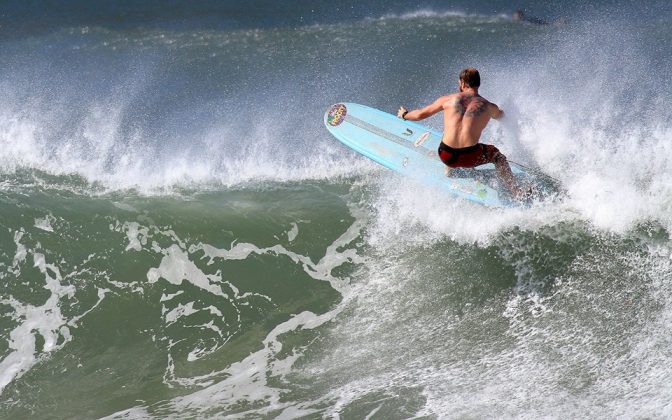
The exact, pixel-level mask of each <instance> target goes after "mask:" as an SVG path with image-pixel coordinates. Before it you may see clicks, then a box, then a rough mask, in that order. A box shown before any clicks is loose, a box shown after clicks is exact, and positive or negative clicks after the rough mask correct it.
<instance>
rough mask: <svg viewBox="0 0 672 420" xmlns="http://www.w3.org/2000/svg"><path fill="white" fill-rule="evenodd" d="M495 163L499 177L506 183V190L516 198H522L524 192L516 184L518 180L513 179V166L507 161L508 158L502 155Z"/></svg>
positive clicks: (496, 158)
mask: <svg viewBox="0 0 672 420" xmlns="http://www.w3.org/2000/svg"><path fill="white" fill-rule="evenodd" d="M493 162H494V164H495V170H496V171H497V176H498V177H499V179H501V180H502V181H503V182H504V185H506V188H508V189H509V191H511V195H513V196H514V197H515V198H522V197H523V195H524V191H523V190H522V189H521V188H520V187H518V185H517V184H516V180H515V178H514V177H513V172H511V166H510V165H509V161H508V160H506V156H504V155H503V154H501V153H500V154H499V155H498V156H497V157H495V159H494V160H493Z"/></svg>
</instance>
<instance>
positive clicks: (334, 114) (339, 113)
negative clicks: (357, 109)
mask: <svg viewBox="0 0 672 420" xmlns="http://www.w3.org/2000/svg"><path fill="white" fill-rule="evenodd" d="M347 113H348V108H346V106H345V105H343V104H336V105H334V106H332V107H331V109H330V110H329V112H328V113H327V123H328V124H329V125H331V126H333V127H336V126H337V125H339V124H340V123H342V122H343V120H344V119H345V116H346V115H347Z"/></svg>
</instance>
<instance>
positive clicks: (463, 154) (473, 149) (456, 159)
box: [439, 142, 504, 168]
mask: <svg viewBox="0 0 672 420" xmlns="http://www.w3.org/2000/svg"><path fill="white" fill-rule="evenodd" d="M439 158H441V161H442V162H443V163H445V164H446V166H449V167H451V168H473V167H474V166H479V165H485V164H486V163H495V162H497V161H498V160H500V159H502V158H504V155H503V154H501V153H500V151H499V149H497V148H496V147H495V146H493V145H491V144H481V143H478V144H475V145H473V146H469V147H461V148H459V149H456V148H454V147H450V146H448V145H447V144H445V143H443V142H441V143H440V144H439Z"/></svg>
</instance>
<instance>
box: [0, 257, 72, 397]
mask: <svg viewBox="0 0 672 420" xmlns="http://www.w3.org/2000/svg"><path fill="white" fill-rule="evenodd" d="M33 261H34V266H35V267H37V268H38V269H39V270H40V272H41V273H42V274H43V275H44V277H45V286H44V287H45V288H46V289H47V290H49V291H50V292H51V294H50V295H49V297H48V298H47V300H46V302H45V303H44V304H43V305H41V306H33V305H30V304H23V303H21V302H19V301H18V300H16V299H14V298H12V297H10V298H6V299H3V303H5V304H8V305H11V306H12V308H13V309H14V311H15V313H14V317H15V318H16V319H19V320H20V323H19V325H18V326H17V327H15V328H14V329H13V330H12V331H11V332H10V333H9V349H10V352H9V354H8V355H7V356H6V357H5V358H4V359H3V360H2V361H0V393H1V392H2V391H3V390H4V388H5V387H6V386H7V385H8V384H9V383H11V382H12V381H14V380H15V379H17V378H20V377H21V376H22V375H23V374H24V373H26V372H27V371H28V370H29V369H30V368H31V367H32V366H33V365H34V364H35V363H37V361H38V355H37V354H36V351H37V347H36V339H35V335H36V334H40V335H41V336H42V338H43V340H44V344H43V346H42V350H41V352H42V354H43V355H44V354H48V353H50V352H53V351H55V350H58V349H60V348H62V347H63V346H64V345H65V343H67V342H68V341H70V340H71V338H72V336H71V335H70V331H69V329H68V327H67V324H68V321H67V320H66V319H65V317H64V316H63V315H62V314H61V310H60V305H59V302H60V299H61V298H63V297H66V296H67V297H70V298H71V297H72V296H73V295H74V293H75V288H74V286H64V285H62V284H61V282H60V281H61V274H60V272H59V269H58V267H56V266H55V265H53V264H48V263H47V262H46V259H45V256H44V255H43V254H41V253H37V252H36V253H34V254H33ZM59 337H62V339H63V340H62V342H61V343H60V344H58V340H59Z"/></svg>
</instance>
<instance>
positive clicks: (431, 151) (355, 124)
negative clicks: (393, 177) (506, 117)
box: [324, 102, 545, 207]
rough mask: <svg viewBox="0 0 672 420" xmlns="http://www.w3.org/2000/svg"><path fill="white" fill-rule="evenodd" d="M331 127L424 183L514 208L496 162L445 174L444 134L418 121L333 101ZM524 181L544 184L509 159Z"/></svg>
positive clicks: (340, 136)
mask: <svg viewBox="0 0 672 420" xmlns="http://www.w3.org/2000/svg"><path fill="white" fill-rule="evenodd" d="M324 125H325V126H326V127H327V130H329V132H330V133H331V134H333V135H334V137H336V138H337V139H338V140H340V141H341V142H342V143H343V144H345V145H346V146H348V147H350V148H351V149H353V150H355V151H357V152H359V153H361V154H362V155H364V156H366V157H368V158H370V159H372V160H373V161H375V162H377V163H379V164H381V165H383V166H385V167H387V168H389V169H392V170H393V171H395V172H398V173H400V174H403V175H407V176H410V177H412V178H415V179H417V180H419V181H421V182H423V183H426V184H430V185H435V186H437V187H439V188H441V189H442V190H445V191H446V192H448V193H450V194H452V195H455V196H457V197H461V198H464V199H466V200H470V201H473V202H475V203H479V204H482V205H484V206H488V207H512V206H517V205H520V204H521V203H520V202H518V201H515V200H513V199H512V198H511V196H510V195H509V194H508V192H507V191H506V188H505V187H504V186H503V185H501V184H500V182H499V180H498V179H497V176H496V174H495V167H494V165H493V164H486V165H481V166H478V167H476V168H473V169H453V170H452V171H450V174H449V176H447V175H446V172H445V168H446V166H445V165H444V164H443V162H441V160H440V159H439V156H438V152H437V149H438V147H439V143H440V142H441V134H440V133H439V132H437V131H434V130H431V129H429V128H427V127H425V126H423V125H421V124H418V123H416V122H414V121H405V120H402V119H401V118H398V117H397V116H396V115H392V114H388V113H386V112H383V111H380V110H377V109H374V108H370V107H368V106H364V105H359V104H355V103H348V102H344V103H338V104H335V105H332V106H331V107H330V108H329V109H328V110H327V112H326V113H325V114H324ZM509 163H510V164H511V170H512V171H513V173H514V176H515V177H516V179H517V181H518V182H519V184H520V185H527V184H534V185H536V186H537V188H545V187H544V185H543V180H541V179H539V178H538V177H536V176H535V175H534V174H533V172H532V171H531V170H529V169H528V168H524V167H522V166H520V165H518V164H515V163H511V162H509Z"/></svg>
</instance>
